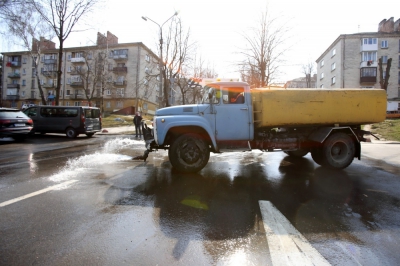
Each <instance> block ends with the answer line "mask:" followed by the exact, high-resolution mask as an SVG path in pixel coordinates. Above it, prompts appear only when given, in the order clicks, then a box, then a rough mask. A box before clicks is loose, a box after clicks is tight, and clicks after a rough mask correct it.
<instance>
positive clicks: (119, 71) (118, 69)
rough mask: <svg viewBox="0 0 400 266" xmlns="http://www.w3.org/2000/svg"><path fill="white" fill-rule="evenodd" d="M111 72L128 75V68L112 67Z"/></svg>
mask: <svg viewBox="0 0 400 266" xmlns="http://www.w3.org/2000/svg"><path fill="white" fill-rule="evenodd" d="M113 72H118V73H128V68H127V67H114V68H113Z"/></svg>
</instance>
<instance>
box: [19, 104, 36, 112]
mask: <svg viewBox="0 0 400 266" xmlns="http://www.w3.org/2000/svg"><path fill="white" fill-rule="evenodd" d="M32 106H36V104H33V103H25V104H23V105H22V107H21V110H22V111H24V110H25V109H27V108H29V107H32Z"/></svg>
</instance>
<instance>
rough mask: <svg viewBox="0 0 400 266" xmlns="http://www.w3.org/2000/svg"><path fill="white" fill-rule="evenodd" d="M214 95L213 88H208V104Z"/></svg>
mask: <svg viewBox="0 0 400 266" xmlns="http://www.w3.org/2000/svg"><path fill="white" fill-rule="evenodd" d="M214 93H215V90H214V88H209V89H208V99H209V100H210V102H212V99H213V97H214Z"/></svg>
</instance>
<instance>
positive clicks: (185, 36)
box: [161, 18, 195, 106]
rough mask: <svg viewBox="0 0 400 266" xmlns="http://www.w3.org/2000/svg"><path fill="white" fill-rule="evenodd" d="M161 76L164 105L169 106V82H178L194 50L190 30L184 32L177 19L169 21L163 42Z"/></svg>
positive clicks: (180, 22)
mask: <svg viewBox="0 0 400 266" xmlns="http://www.w3.org/2000/svg"><path fill="white" fill-rule="evenodd" d="M164 45H165V48H164V51H165V53H164V55H163V57H164V58H162V60H163V62H164V64H163V69H162V70H161V74H162V75H163V83H164V84H163V94H164V99H163V101H164V105H165V106H170V102H169V101H168V98H169V95H170V92H171V81H176V80H179V78H180V77H181V76H182V74H181V72H182V70H183V69H184V68H185V67H186V66H187V65H188V64H189V63H190V61H191V56H190V55H191V53H192V52H193V49H194V48H195V46H194V43H190V29H189V30H187V31H186V32H184V29H183V26H182V21H181V20H180V19H179V18H174V19H173V20H171V24H170V27H169V31H168V33H167V36H166V41H165V42H164Z"/></svg>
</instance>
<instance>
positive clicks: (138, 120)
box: [133, 115, 143, 126]
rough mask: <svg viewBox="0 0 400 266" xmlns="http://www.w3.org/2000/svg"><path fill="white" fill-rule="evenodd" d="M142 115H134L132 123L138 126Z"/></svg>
mask: <svg viewBox="0 0 400 266" xmlns="http://www.w3.org/2000/svg"><path fill="white" fill-rule="evenodd" d="M142 119H143V118H142V116H141V115H135V117H134V118H133V124H134V125H135V126H140V122H141V121H142Z"/></svg>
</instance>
